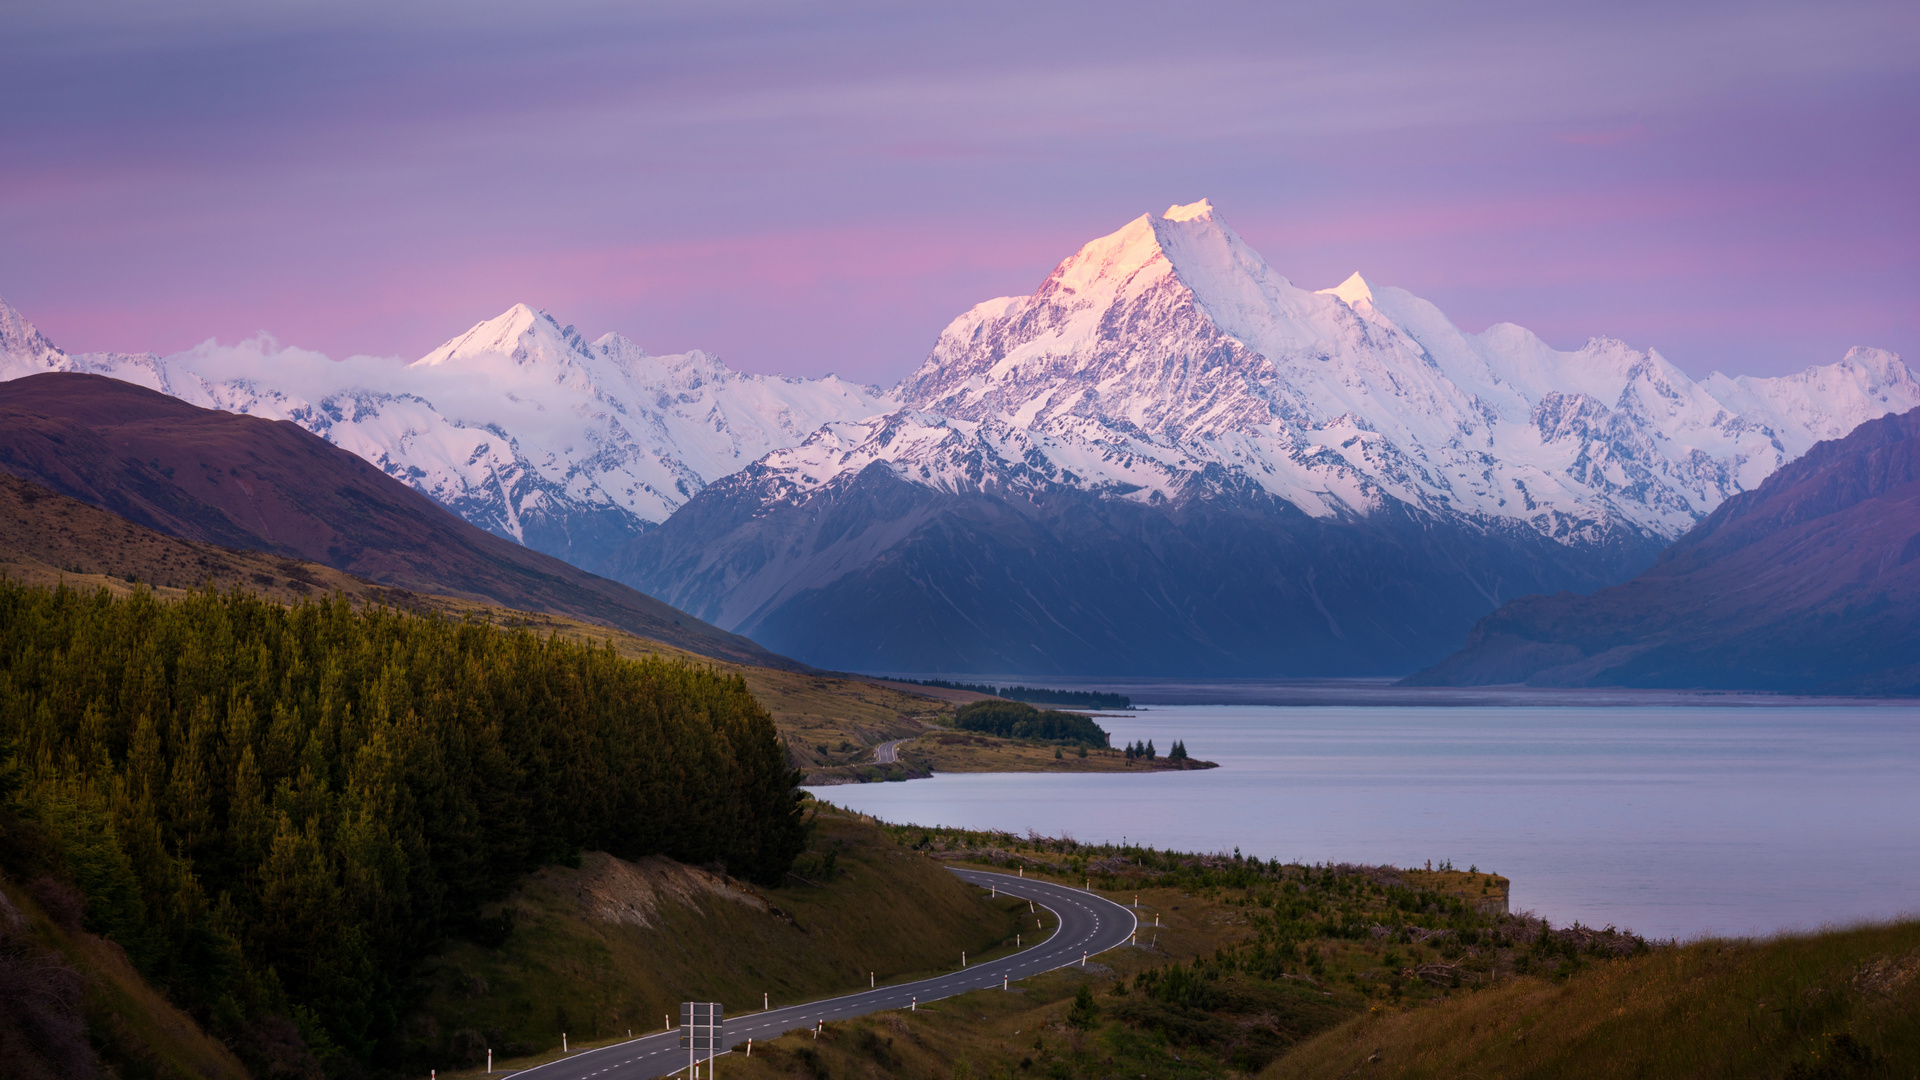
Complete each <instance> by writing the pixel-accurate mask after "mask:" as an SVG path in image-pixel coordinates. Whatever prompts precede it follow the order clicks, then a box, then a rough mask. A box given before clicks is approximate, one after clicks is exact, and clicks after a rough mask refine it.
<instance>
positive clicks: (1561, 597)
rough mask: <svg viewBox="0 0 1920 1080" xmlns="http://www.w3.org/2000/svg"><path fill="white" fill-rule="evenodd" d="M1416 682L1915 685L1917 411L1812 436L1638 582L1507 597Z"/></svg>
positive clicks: (1803, 688)
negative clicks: (1819, 439)
mask: <svg viewBox="0 0 1920 1080" xmlns="http://www.w3.org/2000/svg"><path fill="white" fill-rule="evenodd" d="M1408 681H1409V682H1411V683H1417V684H1420V685H1451V686H1472V685H1487V684H1493V683H1514V682H1523V681H1524V682H1529V683H1533V684H1536V685H1556V686H1645V687H1711V688H1724V689H1747V690H1774V691H1788V692H1799V693H1839V694H1896V695H1911V694H1920V410H1914V411H1910V412H1906V413H1903V414H1900V415H1897V416H1885V417H1881V418H1880V419H1877V420H1869V421H1867V422H1866V423H1864V424H1862V425H1860V426H1859V427H1858V428H1856V429H1855V430H1854V431H1853V432H1852V433H1851V434H1849V435H1847V436H1846V437H1845V438H1842V439H1834V440H1830V441H1827V442H1823V443H1820V444H1818V445H1817V446H1815V447H1814V448H1813V449H1812V450H1810V451H1808V453H1807V454H1806V456H1804V457H1802V458H1801V459H1800V460H1798V461H1795V462H1793V463H1791V464H1789V465H1787V466H1785V467H1784V468H1782V469H1781V470H1780V471H1779V472H1777V473H1775V474H1774V475H1772V476H1771V477H1769V478H1767V480H1766V481H1765V482H1764V483H1762V484H1761V485H1760V486H1759V487H1758V488H1756V489H1755V490H1753V491H1750V492H1746V493H1744V494H1741V495H1736V496H1735V497H1733V498H1732V499H1729V500H1728V501H1727V502H1726V503H1725V504H1724V505H1723V506H1721V507H1720V509H1719V510H1717V511H1715V512H1714V513H1713V514H1712V515H1711V516H1710V517H1708V518H1707V519H1706V520H1705V521H1703V522H1701V523H1700V524H1699V525H1698V526H1697V527H1695V528H1694V529H1693V530H1692V531H1691V532H1689V533H1687V534H1686V535H1685V536H1683V537H1681V538H1680V540H1679V541H1678V542H1676V543H1675V544H1674V545H1673V546H1672V547H1671V548H1669V549H1668V550H1667V551H1666V552H1665V553H1663V554H1662V555H1661V557H1660V560H1659V562H1658V563H1657V564H1655V565H1654V566H1653V568H1651V569H1649V570H1647V571H1646V572H1645V573H1642V574H1640V575H1639V576H1638V577H1636V578H1634V579H1633V580H1632V581H1629V582H1627V583H1625V584H1623V585H1619V586H1616V587H1613V588H1609V589H1603V590H1600V591H1599V592H1597V593H1594V594H1593V595H1591V596H1579V595H1575V594H1573V593H1560V594H1558V595H1554V596H1528V597H1523V598H1521V599H1519V600H1515V601H1513V602H1512V603H1509V604H1507V605H1505V606H1504V607H1502V608H1500V609H1499V610H1498V611H1495V612H1494V613H1493V614H1491V615H1489V616H1487V617H1486V618H1485V619H1482V620H1481V621H1480V622H1479V623H1478V624H1477V625H1476V626H1475V627H1474V629H1473V633H1472V635H1471V637H1470V638H1469V640H1468V643H1467V646H1466V648H1464V649H1462V650H1460V651H1459V652H1458V653H1456V654H1454V655H1453V656H1450V657H1448V658H1447V659H1445V660H1444V661H1442V662H1440V663H1439V664H1436V665H1435V666H1433V667H1432V668H1429V669H1427V670H1425V671H1422V672H1420V673H1419V674H1418V675H1415V676H1413V677H1411V678H1410V679H1409V680H1408Z"/></svg>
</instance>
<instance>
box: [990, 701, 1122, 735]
mask: <svg viewBox="0 0 1920 1080" xmlns="http://www.w3.org/2000/svg"><path fill="white" fill-rule="evenodd" d="M953 722H954V726H956V727H958V728H960V729H961V730H963V731H978V732H983V733H985V734H989V735H998V736H1000V737H1001V738H1005V739H1039V740H1041V741H1044V742H1059V743H1077V744H1079V745H1081V746H1105V745H1107V739H1108V737H1109V736H1108V735H1107V732H1106V729H1105V728H1102V727H1101V726H1100V725H1099V724H1096V723H1094V722H1093V721H1092V720H1089V719H1087V718H1086V717H1084V716H1081V715H1080V714H1078V713H1070V712H1058V711H1056V710H1053V709H1036V708H1034V707H1033V706H1031V705H1027V704H1024V703H1022V702H1018V701H975V702H973V703H971V704H968V705H962V706H961V707H960V708H959V709H958V710H956V711H955V712H954V714H953Z"/></svg>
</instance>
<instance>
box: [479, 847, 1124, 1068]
mask: <svg viewBox="0 0 1920 1080" xmlns="http://www.w3.org/2000/svg"><path fill="white" fill-rule="evenodd" d="M947 869H948V870H951V871H952V872H953V873H955V874H958V875H959V876H960V877H961V878H962V879H963V880H966V881H970V882H972V883H974V884H976V885H979V886H981V887H982V888H985V887H987V886H989V885H991V886H993V887H995V888H997V889H998V890H999V891H1000V892H1003V893H1009V894H1011V895H1013V896H1018V897H1021V898H1022V899H1026V900H1032V901H1033V902H1034V903H1035V904H1037V905H1039V906H1040V907H1043V908H1046V909H1047V910H1048V911H1050V912H1052V913H1053V914H1054V916H1055V918H1056V919H1057V920H1058V921H1059V927H1058V929H1056V930H1055V931H1054V932H1053V934H1052V936H1050V937H1048V938H1047V940H1045V941H1043V942H1041V943H1039V944H1038V945H1034V946H1032V947H1030V948H1027V949H1024V950H1022V951H1020V952H1017V953H1014V954H1012V955H1011V956H1005V957H1002V958H1000V959H999V960H993V961H988V962H985V963H978V964H972V965H969V966H968V967H965V968H962V969H959V970H956V971H952V972H949V973H948V974H945V975H939V976H935V977H934V978H931V979H922V980H920V981H919V982H914V983H902V984H901V985H898V986H883V987H880V988H879V989H877V990H862V991H861V992H859V993H857V994H848V995H846V996H845V997H836V998H828V999H826V1000H824V1001H816V1002H813V1003H811V1004H807V1005H793V1006H789V1007H786V1008H781V1009H774V1010H772V1011H770V1012H754V1013H746V1014H744V1015H741V1016H733V1017H728V1018H727V1021H726V1028H725V1036H726V1037H725V1041H724V1042H723V1043H722V1045H724V1046H733V1045H735V1044H737V1043H743V1042H746V1041H747V1040H748V1039H757V1040H764V1039H771V1038H774V1037H776V1036H778V1035H780V1034H781V1033H782V1032H787V1031H792V1030H794V1029H795V1028H806V1027H812V1026H813V1024H814V1022H815V1021H818V1020H847V1019H851V1018H852V1017H855V1016H864V1015H866V1014H868V1013H874V1012H881V1011H884V1010H887V1009H904V1008H907V1007H908V1006H909V1005H910V1004H911V1003H912V1001H913V1000H914V999H915V998H918V999H919V1000H920V1002H921V1003H922V1004H924V1003H926V1002H930V1001H938V1000H940V999H941V998H946V997H952V996H954V995H955V994H962V993H965V992H967V991H969V990H980V989H984V988H987V987H994V986H999V985H1000V984H1001V980H1002V979H1003V978H1004V979H1010V980H1013V981H1016V982H1017V981H1018V980H1020V979H1025V978H1028V977H1029V976H1033V975H1038V974H1040V973H1042V972H1046V971H1052V970H1054V969H1055V968H1062V967H1066V966H1068V965H1070V964H1078V963H1080V962H1081V960H1082V957H1084V956H1089V955H1098V954H1100V953H1102V952H1105V951H1106V950H1108V949H1111V948H1113V947H1115V946H1117V945H1124V944H1126V942H1127V939H1128V938H1129V937H1131V936H1132V935H1133V932H1134V930H1135V928H1136V927H1137V925H1138V924H1137V923H1136V921H1135V919H1134V917H1133V913H1132V912H1131V911H1128V910H1127V909H1126V908H1125V907H1122V906H1121V905H1119V904H1116V903H1114V902H1113V901H1111V900H1108V899H1106V898H1105V897H1101V896H1096V895H1094V894H1093V893H1090V892H1086V891H1084V890H1081V889H1071V888H1068V887H1066V886H1064V885H1055V884H1053V883H1052V882H1049V881H1035V880H1032V879H1030V878H1018V877H1012V876H1010V875H1007V874H1000V873H995V872H993V871H990V870H974V869H963V868H961V867H955V866H950V867H948V868H947ZM954 959H955V960H956V961H958V960H959V957H954ZM686 1067H687V1052H686V1051H685V1050H682V1049H681V1048H680V1039H679V1033H678V1032H661V1033H657V1034H653V1035H648V1036H645V1037H643V1038H638V1039H633V1040H630V1041H628V1042H623V1043H616V1044H614V1045H612V1046H605V1047H601V1048H600V1049H598V1050H583V1051H580V1052H579V1053H577V1054H574V1055H572V1056H571V1057H566V1058H562V1059H560V1060H558V1061H553V1062H549V1063H547V1064H545V1065H536V1066H534V1067H533V1068H531V1069H523V1070H521V1071H520V1072H518V1073H514V1074H512V1075H514V1076H522V1077H527V1078H529V1080H589V1078H592V1080H649V1078H651V1077H656V1076H665V1075H667V1074H668V1073H672V1072H675V1071H680V1070H684V1069H685V1068H686ZM704 1076H705V1074H704V1072H703V1073H702V1077H703V1080H704Z"/></svg>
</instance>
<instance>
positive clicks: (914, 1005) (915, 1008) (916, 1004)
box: [907, 994, 920, 1012]
mask: <svg viewBox="0 0 1920 1080" xmlns="http://www.w3.org/2000/svg"><path fill="white" fill-rule="evenodd" d="M907 1011H908V1012H919V1011H920V995H918V994H915V995H914V997H913V1001H912V1002H911V1003H910V1004H908V1005H907Z"/></svg>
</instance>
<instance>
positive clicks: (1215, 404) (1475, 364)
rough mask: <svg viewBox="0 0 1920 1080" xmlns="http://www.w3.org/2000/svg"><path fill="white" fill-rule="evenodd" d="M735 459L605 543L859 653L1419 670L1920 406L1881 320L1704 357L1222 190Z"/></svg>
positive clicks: (1065, 663)
mask: <svg viewBox="0 0 1920 1080" xmlns="http://www.w3.org/2000/svg"><path fill="white" fill-rule="evenodd" d="M895 393H896V395H897V396H898V397H899V399H900V402H901V406H902V407H901V408H899V409H897V410H895V411H893V412H891V413H887V414H884V415H879V416H874V417H870V418H866V419H862V420H857V421H840V422H835V423H830V424H828V425H825V426H823V427H822V428H821V429H820V430H819V431H817V432H815V433H814V434H813V435H811V436H810V437H809V438H807V439H806V440H805V441H804V442H802V443H800V444H799V445H797V446H794V447H791V448H786V449H782V450H777V451H774V452H773V453H771V454H769V455H767V456H766V457H765V458H763V459H761V460H759V461H757V462H755V463H753V464H752V465H751V466H749V467H748V468H746V469H744V470H742V471H740V472H738V473H735V474H733V475H732V476H729V477H726V478H724V479H722V480H718V481H716V482H714V483H712V484H710V485H709V486H708V487H707V488H706V489H704V490H703V491H702V492H701V493H700V494H699V495H697V496H695V497H694V499H692V500H691V501H690V502H688V504H687V505H686V506H684V507H682V508H681V509H680V510H679V511H677V512H676V513H675V514H674V515H673V517H671V518H669V519H668V521H667V522H666V523H665V524H663V525H662V526H660V527H659V528H657V529H654V530H651V531H649V532H648V533H646V534H645V535H643V536H641V537H638V538H637V539H635V540H634V541H633V542H632V543H631V544H630V545H629V546H628V548H627V550H626V551H625V552H623V553H622V554H621V555H620V556H618V557H617V558H616V559H615V560H613V561H612V562H610V563H609V564H607V566H606V571H607V572H608V573H610V574H611V575H613V576H615V577H618V578H620V579H622V580H625V581H629V582H631V583H633V584H634V585H635V586H636V587H638V588H641V589H644V590H647V591H650V592H653V593H655V594H657V595H660V596H662V597H663V598H666V599H668V600H669V601H671V602H673V603H676V604H679V605H682V606H684V607H686V608H687V609H688V610H690V611H693V612H695V613H697V614H699V615H701V616H702V617H703V618H707V619H709V620H712V621H714V622H715V623H717V624H718V625H722V626H727V627H730V628H733V629H735V630H738V631H739V632H742V633H745V634H748V635H750V636H753V637H755V638H756V639H757V640H760V641H763V642H765V643H767V644H768V645H769V646H770V647H773V648H776V649H781V650H786V651H791V652H793V653H794V654H795V655H798V656H801V657H803V658H806V659H808V660H809V662H812V663H816V664H821V665H825V666H838V667H851V668H856V669H861V670H893V671H955V672H964V671H989V672H1011V673H1033V674H1043V673H1061V674H1064V673H1082V674H1119V673H1134V674H1165V675H1175V674H1181V675H1197V674H1206V675H1331V674H1349V675H1359V674H1387V673H1395V672H1404V671H1407V670H1411V669H1414V668H1417V667H1420V666H1423V665H1424V664H1427V663H1431V662H1432V661H1433V660H1436V659H1438V658H1439V657H1441V656H1443V655H1445V654H1446V653H1447V652H1450V651H1451V650H1452V649H1453V648H1455V647H1456V646H1457V644H1458V643H1459V642H1460V641H1461V640H1463V638H1464V636H1465V634H1466V632H1467V630H1468V628H1469V627H1470V626H1471V625H1472V623H1473V621H1474V620H1475V619H1476V618H1478V617H1479V616H1480V615H1482V614H1485V613H1486V612H1488V611H1491V610H1492V609H1494V608H1495V607H1498V606H1499V604H1500V603H1502V602H1504V601H1505V600H1508V599H1512V598H1513V597H1516V596H1520V595H1525V594H1529V593H1540V592H1546V593H1551V592H1557V591H1560V590H1564V589H1577V590H1587V591H1590V590H1592V589H1597V588H1600V587H1602V586H1605V585H1609V584H1614V583H1617V582H1619V581H1622V580H1624V579H1626V578H1628V577H1631V576H1632V575H1633V574H1634V573H1635V572H1637V571H1639V570H1641V569H1643V568H1645V567H1646V566H1647V565H1648V564H1650V563H1651V562H1652V561H1653V559H1654V557H1655V555H1656V554H1657V553H1658V552H1659V550H1660V549H1661V548H1663V547H1665V546H1666V544H1667V543H1669V542H1670V541H1672V540H1673V539H1674V538H1675V537H1677V536H1679V535H1680V534H1682V533H1683V532H1685V531H1686V530H1687V529H1688V528H1691V527H1692V525H1693V524H1694V523H1695V522H1697V521H1698V520H1700V519H1701V518H1702V517H1704V516H1705V515H1707V514H1708V513H1710V512H1711V511H1712V510H1713V509H1715V508H1716V507H1718V506H1719V505H1720V504H1721V503H1722V502H1724V501H1725V500H1726V499H1727V498H1728V497H1730V496H1732V495H1734V494H1736V493H1738V492H1740V491H1742V490H1745V489H1747V488H1749V487H1751V486H1753V485H1755V484H1758V483H1759V482H1760V481H1761V480H1763V479H1764V478H1765V477H1766V476H1767V475H1768V474H1770V473H1772V472H1773V471H1774V470H1776V469H1778V468H1779V467H1780V466H1781V465H1782V464H1784V463H1785V462H1787V461H1790V460H1792V459H1793V458H1795V457H1797V456H1798V455H1800V454H1801V453H1803V452H1805V451H1806V449H1807V448H1808V447H1810V446H1812V445H1813V444H1814V443H1815V442H1816V441H1818V440H1820V439H1822V438H1828V437H1832V436H1836V435H1840V434H1844V433H1845V432H1846V431H1848V430H1850V429H1851V428H1853V427H1854V426H1855V425H1857V424H1858V423H1859V422H1860V421H1862V420H1865V419H1869V418H1871V417H1874V416H1878V415H1881V414H1884V413H1886V412H1890V411H1899V410H1904V409H1908V408H1912V407H1913V406H1914V405H1916V404H1920V385H1916V383H1915V380H1914V377H1913V375H1912V373H1911V372H1910V371H1908V369H1907V367H1906V365H1905V364H1903V363H1902V362H1901V361H1900V360H1899V358H1898V357H1895V356H1893V355H1891V354H1888V353H1884V352H1880V351H1876V350H1871V349H1855V350H1853V351H1852V352H1850V353H1849V354H1848V355H1847V356H1846V357H1845V358H1844V359H1843V360H1841V361H1840V362H1839V363H1837V364H1832V365H1828V366H1825V367H1817V368H1811V369H1809V370H1807V371H1805V372H1803V373H1801V374H1799V375H1794V376H1788V377H1785V378H1777V379H1754V378H1727V377H1725V376H1720V375H1715V376H1711V377H1709V378H1708V379H1706V380H1702V381H1700V382H1695V381H1694V380H1692V379H1690V378H1688V377H1687V376H1686V375H1685V374H1684V373H1683V372H1681V371H1680V370H1679V369H1677V368H1675V367H1674V366H1673V365H1671V364H1669V363H1668V362H1667V361H1665V360H1664V359H1662V358H1661V357H1660V356H1659V355H1658V354H1657V353H1652V352H1643V351H1639V350H1635V349H1632V348H1630V347H1628V346H1627V345H1625V344H1623V343H1621V342H1618V341H1614V340H1611V339H1603V338H1597V339H1594V340H1592V341H1589V342H1588V343H1587V344H1586V345H1585V346H1584V347H1582V348H1580V349H1578V350H1575V351H1572V352H1563V351H1557V350H1554V349H1552V348H1550V347H1549V346H1547V345H1546V344H1545V343H1544V342H1542V341H1541V340H1540V339H1539V338H1537V337H1535V336H1534V335H1532V334H1530V333H1528V332H1527V331H1525V330H1523V329H1521V328H1519V327H1516V326H1512V325H1508V324H1501V325H1497V326H1494V327H1491V328H1489V329H1488V330H1486V331H1485V332H1483V333H1480V334H1467V333H1465V332H1463V331H1461V330H1459V329H1458V328H1457V327H1455V326H1454V325H1453V324H1452V323H1450V322H1449V321H1448V320H1447V319H1446V318H1445V316H1444V315H1442V314H1441V313H1440V312H1439V310H1438V309H1436V308H1435V307H1434V306H1433V305H1431V304H1429V303H1427V302H1425V301H1423V300H1420V299H1419V298H1417V297H1415V296H1412V295H1411V294H1409V293H1407V292H1405V291H1403V290H1400V289H1393V288H1374V287H1373V286H1371V285H1369V284H1368V283H1366V282H1365V281H1364V280H1363V279H1361V278H1360V277H1359V276H1358V275H1356V276H1354V277H1352V278H1349V279H1348V280H1347V281H1346V282H1344V283H1342V284H1341V285H1339V286H1337V287H1335V288H1333V289H1326V290H1319V291H1310V290H1307V289H1302V288H1299V287H1297V286H1295V285H1293V284H1292V283H1291V282H1289V281H1288V280H1287V279H1286V278H1284V277H1282V276H1281V275H1279V274H1278V273H1276V272H1275V271H1274V270H1273V269H1272V268H1271V267H1269V266H1268V265H1267V263H1266V262H1265V260H1263V259H1262V258H1261V257H1260V256H1259V254H1258V253H1256V252H1255V251H1253V250H1252V248H1250V247H1249V246H1248V245H1247V244H1246V243H1245V242H1244V241H1243V240H1241V239H1240V237H1239V236H1237V235H1236V234H1235V233H1234V232H1233V231H1232V230H1231V229H1229V228H1227V227H1226V226H1225V225H1224V224H1222V223H1221V222H1220V221H1218V220H1217V218H1216V217H1215V215H1214V213H1213V211H1212V208H1211V207H1210V206H1209V205H1207V204H1206V203H1204V202H1203V203H1197V204H1193V205H1190V206H1176V207H1173V208H1171V209H1169V210H1168V211H1167V213H1166V214H1164V215H1161V216H1154V215H1144V216H1142V217H1140V218H1138V219H1136V220H1135V221H1133V222H1131V223H1129V224H1128V225H1127V226H1126V227H1124V228H1122V229H1121V230H1120V231H1118V232H1116V233H1114V234H1112V235H1110V236H1107V237H1103V238H1101V239H1099V240H1096V241H1094V242H1092V243H1090V244H1088V245H1086V246H1085V247H1083V248H1082V249H1081V250H1080V251H1079V252H1078V253H1076V254H1074V255H1073V256H1071V257H1070V258H1068V259H1067V260H1065V261H1064V262H1062V263H1061V264H1060V265H1059V266H1058V267H1057V268H1056V269H1055V270H1054V271H1053V272H1052V274H1050V275H1049V276H1048V277H1047V279H1046V280H1045V281H1044V282H1042V283H1041V285H1040V288H1039V289H1037V290H1036V291H1035V292H1034V293H1033V295H1031V296H1024V297H1008V298H1002V299H998V300H993V301H989V302H987V303H985V304H981V305H978V306H976V307H975V308H973V309H972V310H971V311H968V312H967V313H965V314H963V315H962V316H961V317H960V318H958V319H956V320H955V321H954V322H953V323H952V324H951V325H950V326H948V327H947V329H946V330H945V331H944V332H943V333H942V334H941V335H940V338H939V340H938V342H937V343H936V345H935V346H934V349H933V351H932V354H931V355H930V356H929V357H928V358H927V360H926V362H925V363H923V364H922V365H921V366H920V367H919V369H918V370H916V371H915V372H914V373H913V374H911V375H909V376H908V377H907V378H906V379H905V380H904V381H903V382H902V383H901V384H900V386H899V387H898V388H896V390H895Z"/></svg>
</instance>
